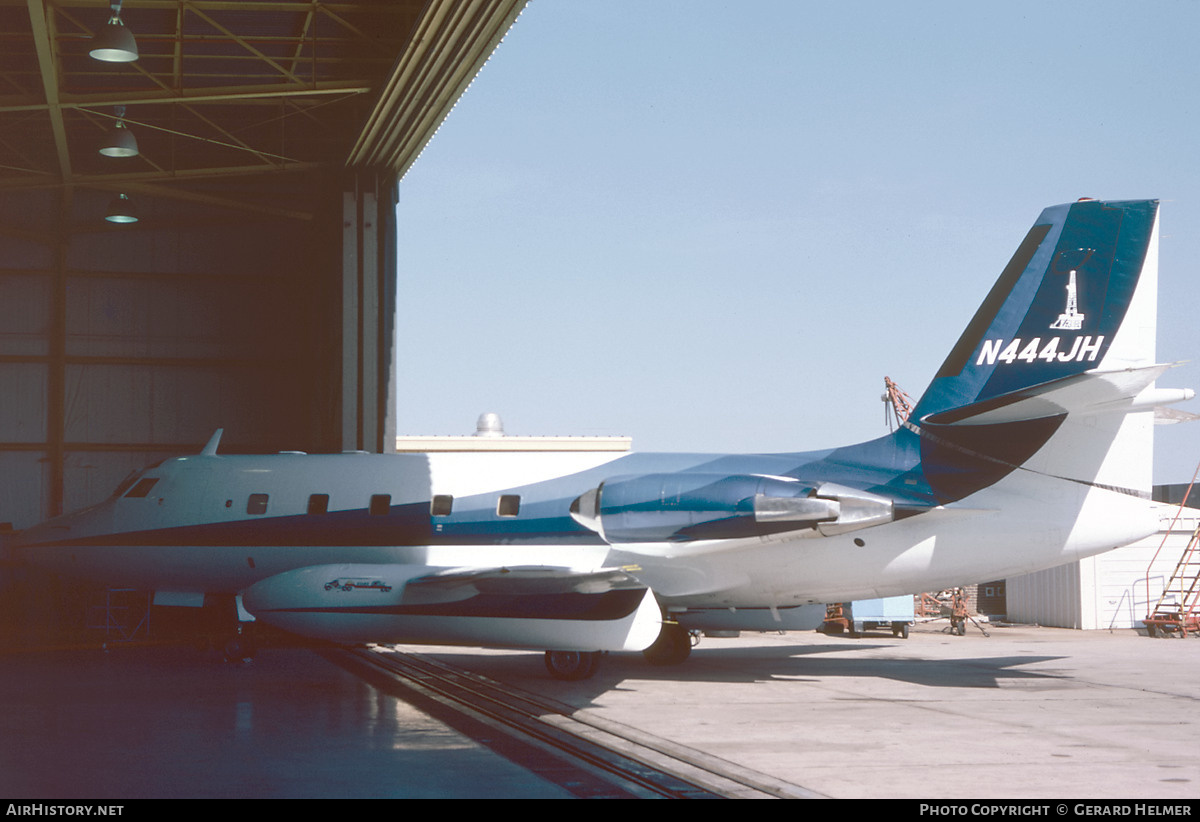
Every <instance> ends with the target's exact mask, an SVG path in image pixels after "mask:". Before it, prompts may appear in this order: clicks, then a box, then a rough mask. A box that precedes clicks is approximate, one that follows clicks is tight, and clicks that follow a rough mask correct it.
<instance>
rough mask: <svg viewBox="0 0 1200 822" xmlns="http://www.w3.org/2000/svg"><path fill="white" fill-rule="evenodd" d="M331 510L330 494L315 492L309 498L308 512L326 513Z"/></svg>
mask: <svg viewBox="0 0 1200 822" xmlns="http://www.w3.org/2000/svg"><path fill="white" fill-rule="evenodd" d="M328 511H329V495H328V494H313V495H311V496H310V497H309V498H308V513H310V514H324V513H327V512H328Z"/></svg>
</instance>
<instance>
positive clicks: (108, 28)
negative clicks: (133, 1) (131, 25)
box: [88, 0, 138, 63]
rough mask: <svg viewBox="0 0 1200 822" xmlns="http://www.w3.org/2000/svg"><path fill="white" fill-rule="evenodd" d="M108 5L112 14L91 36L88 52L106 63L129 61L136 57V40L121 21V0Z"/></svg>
mask: <svg viewBox="0 0 1200 822" xmlns="http://www.w3.org/2000/svg"><path fill="white" fill-rule="evenodd" d="M109 7H110V8H111V9H112V16H111V17H109V18H108V22H107V23H105V24H104V28H102V29H100V31H98V32H96V36H95V37H93V38H92V47H91V49H90V50H89V51H88V53H89V54H91V55H92V57H94V58H96V59H97V60H103V61H104V62H106V63H131V62H133V61H134V60H136V59H138V47H137V40H135V39H134V38H133V32H131V31H130V30H129V29H127V28H125V24H124V23H123V22H121V0H113V2H111V3H110V4H109Z"/></svg>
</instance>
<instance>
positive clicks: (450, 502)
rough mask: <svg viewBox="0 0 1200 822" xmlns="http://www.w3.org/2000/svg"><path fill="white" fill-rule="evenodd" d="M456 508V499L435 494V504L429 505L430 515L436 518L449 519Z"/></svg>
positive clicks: (446, 495) (447, 495)
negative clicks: (452, 510)
mask: <svg viewBox="0 0 1200 822" xmlns="http://www.w3.org/2000/svg"><path fill="white" fill-rule="evenodd" d="M453 507H454V497H452V496H450V495H449V494H435V495H434V497H433V502H431V503H429V513H430V514H431V515H432V516H435V517H448V516H450V510H451V509H452V508H453Z"/></svg>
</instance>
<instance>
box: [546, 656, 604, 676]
mask: <svg viewBox="0 0 1200 822" xmlns="http://www.w3.org/2000/svg"><path fill="white" fill-rule="evenodd" d="M599 664H600V652H599V651H546V670H547V671H549V672H550V675H551V676H553V677H554V678H555V679H562V680H566V681H568V682H576V681H578V680H581V679H588V678H590V677H591V676H592V674H594V673H596V666H597V665H599Z"/></svg>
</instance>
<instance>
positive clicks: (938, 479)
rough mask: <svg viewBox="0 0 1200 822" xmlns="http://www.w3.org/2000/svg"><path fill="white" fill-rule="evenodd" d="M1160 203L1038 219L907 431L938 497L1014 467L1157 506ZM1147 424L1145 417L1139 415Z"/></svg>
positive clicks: (1057, 211) (1098, 206) (1057, 210)
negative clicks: (1153, 491)
mask: <svg viewBox="0 0 1200 822" xmlns="http://www.w3.org/2000/svg"><path fill="white" fill-rule="evenodd" d="M1157 217H1158V201H1156V200H1136V201H1120V202H1117V201H1098V200H1081V201H1079V202H1076V203H1070V204H1067V205H1060V206H1053V207H1051V208H1047V209H1046V210H1045V211H1043V212H1042V214H1041V216H1040V217H1039V218H1038V219H1037V221H1036V222H1035V223H1034V226H1033V228H1032V229H1030V231H1029V233H1028V234H1027V235H1026V237H1025V239H1024V241H1023V242H1022V243H1021V245H1020V247H1019V248H1018V249H1017V252H1016V254H1014V255H1013V258H1012V260H1011V261H1010V262H1009V264H1008V266H1007V267H1005V269H1004V271H1003V273H1001V275H1000V278H999V280H997V282H996V284H995V285H994V286H993V288H992V290H991V292H990V293H989V294H988V296H987V299H985V300H984V302H983V304H982V305H981V306H980V308H979V310H978V311H977V312H976V314H975V316H974V318H973V319H972V320H971V322H970V324H969V325H968V326H967V328H966V330H965V331H964V332H963V334H962V336H961V337H960V338H959V340H958V343H957V344H956V345H955V346H954V348H953V350H952V351H951V352H950V355H949V356H948V357H947V358H946V361H945V362H944V363H943V364H942V367H941V368H940V369H939V370H938V372H937V375H936V376H935V377H934V379H933V381H932V383H931V384H930V386H929V389H928V390H927V391H926V392H925V394H924V395H923V396H922V397H921V399H920V400H919V401H918V402H917V405H916V408H915V409H914V410H913V413H912V416H911V417H910V418H909V419H910V426H911V427H912V428H913V429H914V430H917V431H918V432H919V433H920V434H921V462H922V467H923V470H924V473H925V475H926V478H927V480H928V481H929V483H930V486H931V488H932V489H933V490H934V493H935V496H937V497H938V498H940V499H943V500H953V499H961V498H962V497H964V496H966V495H967V494H969V493H972V492H973V491H975V490H978V489H979V488H982V487H985V486H986V485H990V484H991V483H992V482H995V481H996V480H997V479H998V478H1000V477H1002V476H1004V475H1005V474H1007V473H1009V472H1011V471H1012V470H1014V469H1015V468H1017V467H1018V466H1023V467H1026V468H1030V469H1032V470H1038V471H1042V472H1045V473H1049V474H1053V475H1054V476H1059V477H1064V478H1069V479H1073V480H1078V481H1081V482H1087V483H1095V484H1103V485H1107V486H1109V487H1116V488H1121V489H1122V490H1129V491H1133V492H1135V493H1137V494H1139V495H1147V496H1148V494H1149V490H1150V460H1151V445H1152V438H1151V431H1150V426H1151V425H1152V424H1153V404H1154V402H1155V401H1161V400H1164V399H1165V400H1168V401H1174V400H1177V399H1184V398H1186V397H1184V396H1174V397H1166V396H1163V395H1161V394H1156V393H1155V391H1154V388H1153V381H1154V379H1155V378H1156V377H1157V376H1158V374H1159V373H1161V372H1162V370H1164V369H1165V368H1166V366H1160V365H1159V364H1158V363H1157V362H1156V360H1155V323H1156V302H1157V273H1158V219H1157ZM1143 412H1144V413H1143Z"/></svg>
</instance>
